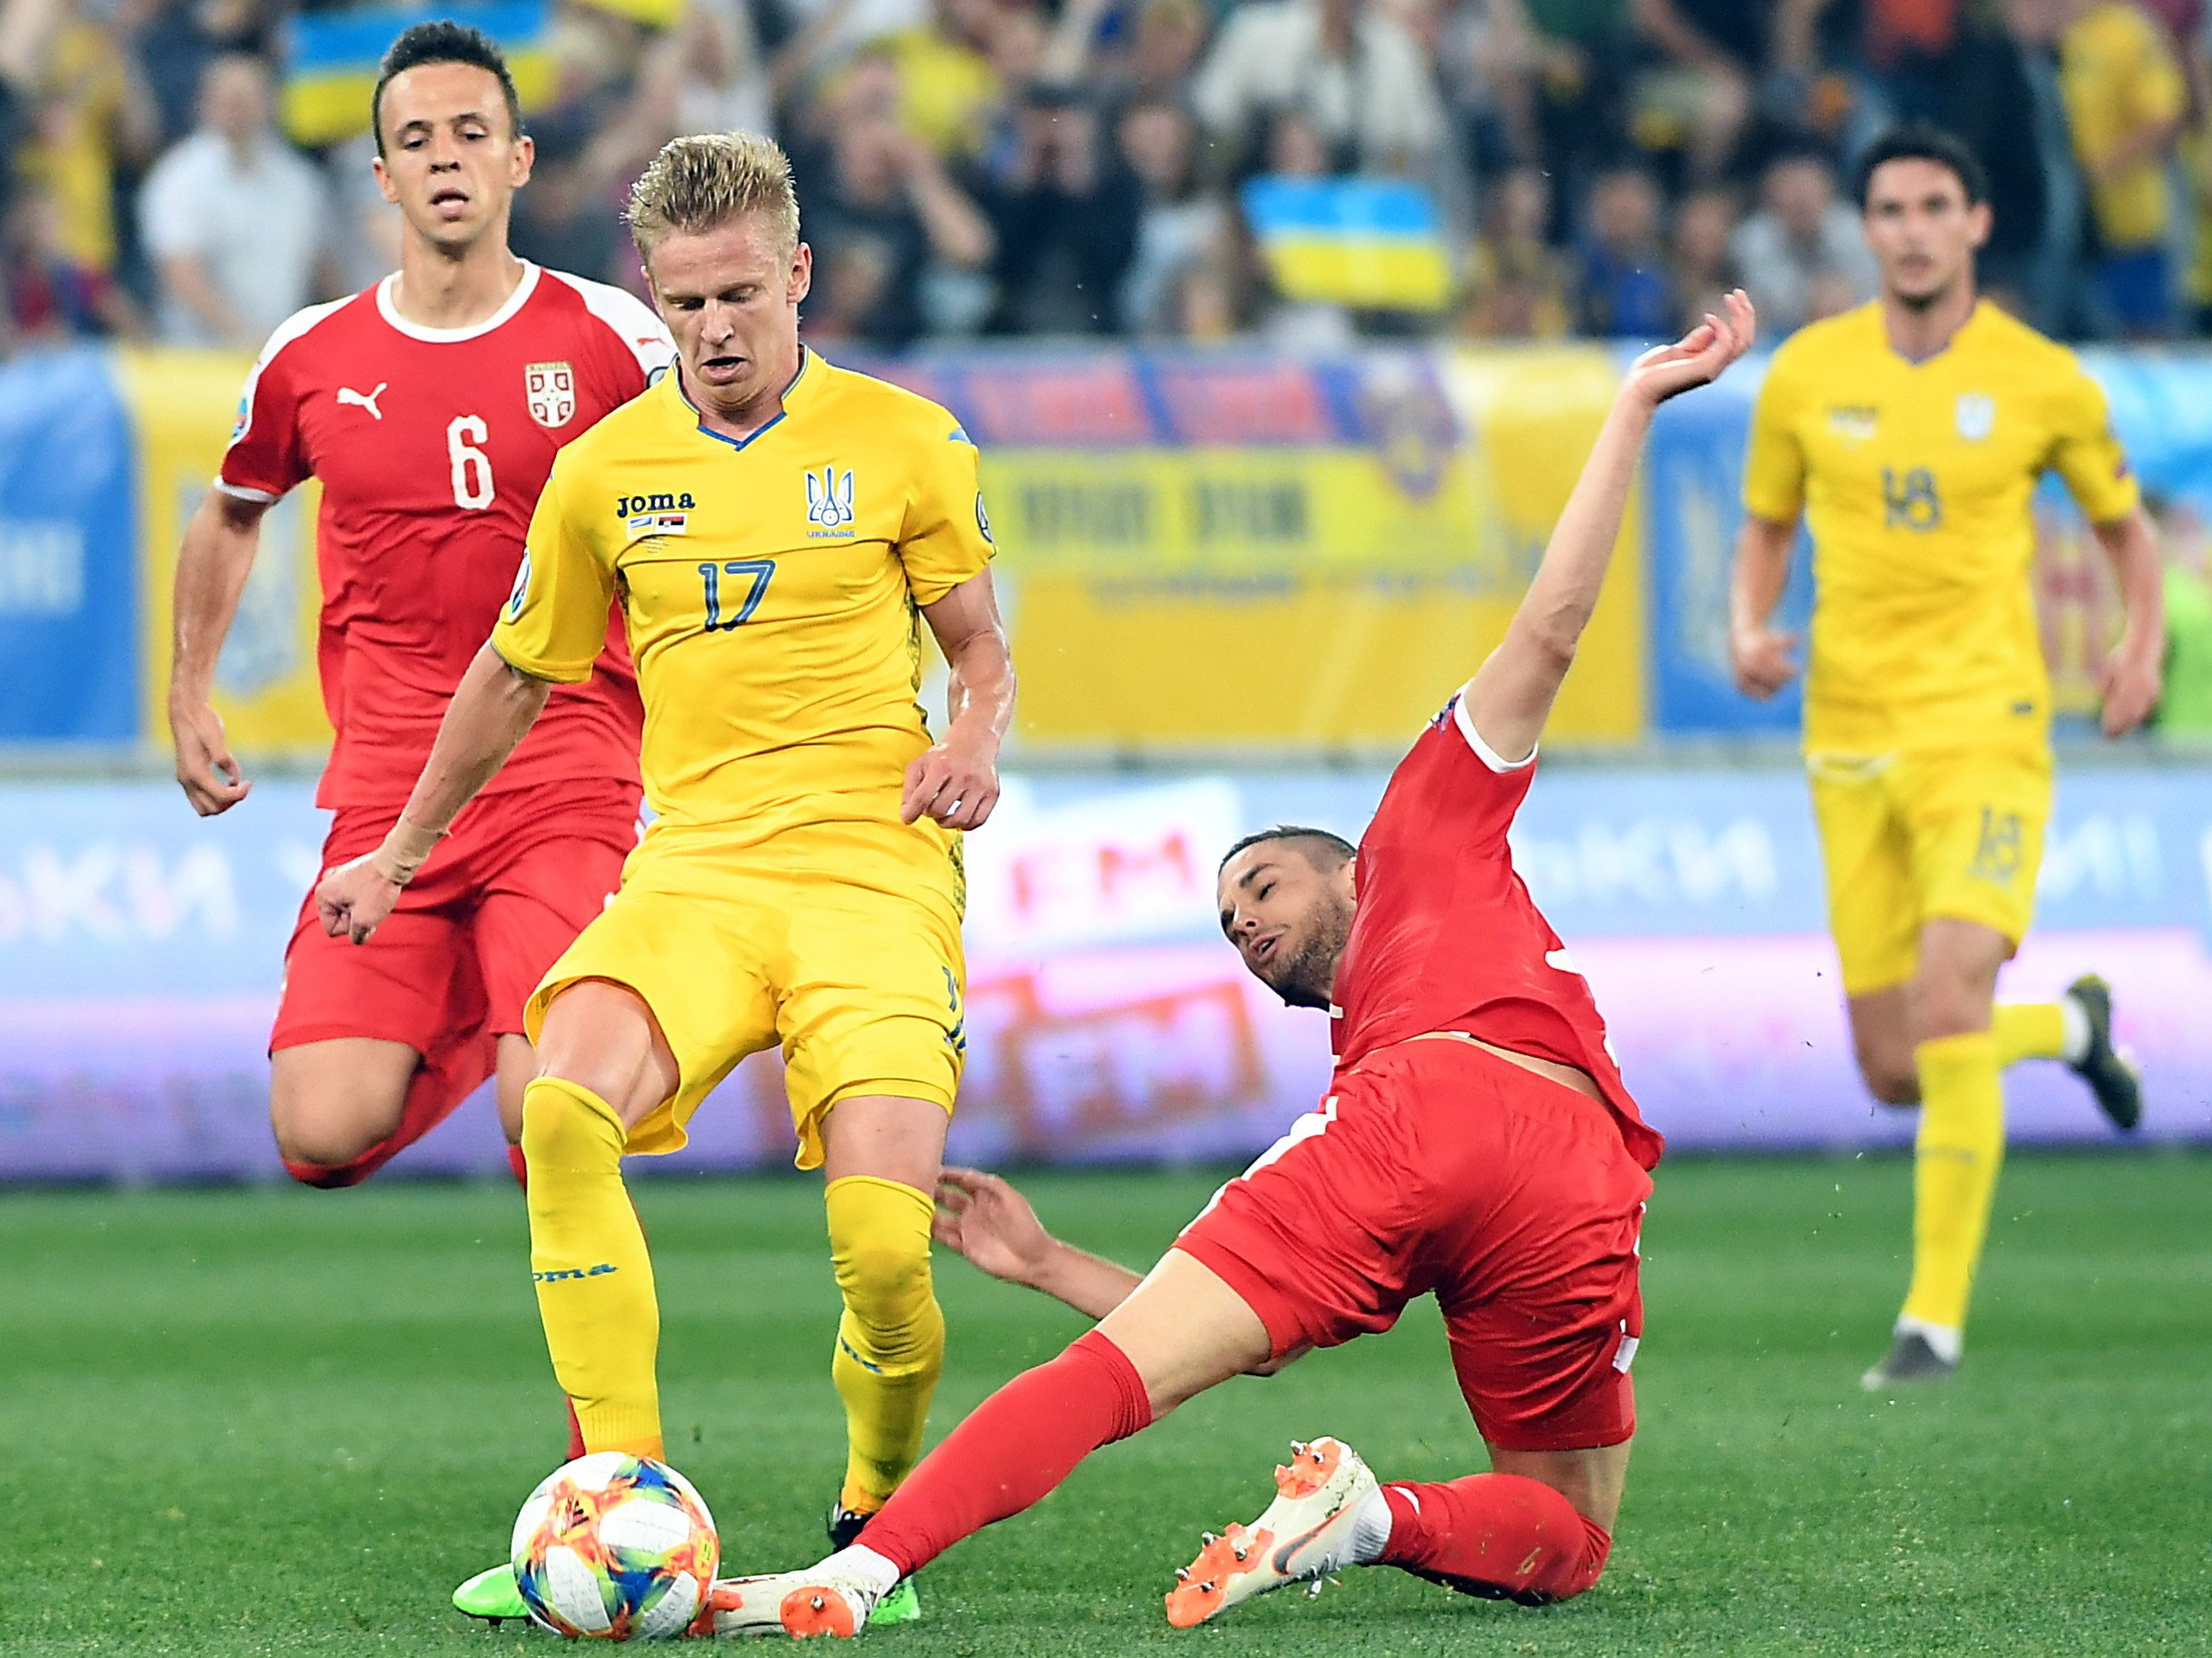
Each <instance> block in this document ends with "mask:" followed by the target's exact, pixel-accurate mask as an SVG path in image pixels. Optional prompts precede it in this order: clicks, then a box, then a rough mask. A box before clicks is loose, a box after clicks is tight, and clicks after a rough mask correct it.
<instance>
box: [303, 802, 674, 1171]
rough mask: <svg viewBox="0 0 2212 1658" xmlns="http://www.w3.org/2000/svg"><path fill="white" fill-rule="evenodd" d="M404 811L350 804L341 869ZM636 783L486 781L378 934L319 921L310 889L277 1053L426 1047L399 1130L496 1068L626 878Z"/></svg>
mask: <svg viewBox="0 0 2212 1658" xmlns="http://www.w3.org/2000/svg"><path fill="white" fill-rule="evenodd" d="M396 816H397V814H396V813H395V812H394V811H393V810H391V809H389V808H352V807H342V808H339V810H338V812H337V814H336V817H334V818H333V819H332V820H331V825H330V833H329V835H328V836H327V838H326V839H325V840H324V841H323V867H324V868H325V869H329V868H332V867H334V866H336V865H339V864H343V863H345V862H346V861H347V860H349V859H351V858H358V857H360V855H361V854H362V853H364V852H369V851H373V850H375V849H376V846H377V842H378V841H381V840H382V839H383V838H384V835H385V831H386V830H388V829H390V828H391V826H392V824H393V821H394V818H395V817H396ZM637 819H638V795H637V791H636V790H635V789H633V788H626V787H624V786H623V785H621V784H618V783H617V784H610V783H604V782H592V783H546V784H540V785H537V786H535V787H533V788H527V789H518V790H516V791H514V792H512V793H502V794H494V795H489V796H487V797H485V799H482V800H476V801H475V802H473V803H472V804H471V805H470V806H469V807H468V809H467V810H465V811H464V812H462V814H461V816H460V819H459V820H458V822H457V823H456V824H455V825H454V828H453V833H452V834H451V835H450V836H448V837H447V838H446V839H445V840H444V841H442V842H440V843H439V846H438V849H437V850H435V852H433V853H431V855H430V857H429V859H428V860H427V862H426V863H425V864H424V865H423V866H422V869H421V871H420V872H419V873H418V875H416V877H415V879H414V880H413V881H412V882H410V883H409V884H408V886H407V889H406V891H403V892H402V893H401V895H400V903H399V908H397V909H395V910H394V911H393V912H392V915H391V916H390V918H389V919H388V920H386V921H385V924H383V925H382V926H380V927H378V928H377V932H376V935H375V936H374V937H373V938H371V939H370V940H369V942H368V943H366V944H358V945H357V944H353V943H351V942H349V941H346V940H344V939H334V938H332V937H331V936H330V935H329V934H327V933H325V932H324V931H323V929H322V923H321V922H320V921H319V919H318V918H317V916H316V914H315V895H314V893H313V891H310V892H309V893H308V895H307V901H306V902H305V903H304V904H302V906H301V907H300V918H299V921H298V923H297V924H295V925H294V928H293V931H292V942H291V944H290V945H289V947H287V948H286V950H285V982H284V995H283V997H282V999H280V1000H279V1002H278V1007H277V1026H276V1029H275V1030H274V1031H273V1032H271V1033H270V1035H269V1051H270V1052H271V1053H274V1052H276V1051H277V1050H278V1049H280V1048H296V1047H298V1046H299V1045H300V1044H302V1043H303V1042H320V1041H327V1040H331V1039H332V1038H334V1037H345V1036H369V1037H377V1038H380V1039H382V1040H385V1041H390V1042H404V1043H406V1044H407V1045H408V1046H409V1047H410V1048H411V1049H414V1050H415V1051H416V1052H417V1053H418V1054H420V1055H421V1056H422V1057H423V1068H422V1070H421V1071H420V1072H419V1073H418V1074H417V1076H416V1082H415V1086H414V1087H413V1088H412V1089H410V1091H409V1096H408V1102H407V1116H408V1122H407V1123H406V1125H405V1130H404V1132H403V1135H402V1138H403V1139H404V1140H412V1139H415V1138H418V1137H419V1136H420V1135H422V1134H424V1133H427V1132H428V1131H429V1130H430V1129H431V1128H433V1127H435V1125H436V1124H437V1123H439V1122H441V1121H443V1119H444V1117H445V1116H446V1115H448V1114H450V1113H451V1112H452V1109H453V1107H455V1106H457V1105H459V1104H460V1102H461V1101H462V1100H463V1099H465V1098H468V1095H469V1094H470V1093H472V1092H473V1091H474V1090H476V1087H477V1085H478V1084H479V1083H481V1082H483V1081H484V1080H485V1078H486V1077H488V1076H490V1075H491V1074H492V1072H493V1065H494V1060H495V1055H496V1053H497V1050H498V1039H499V1038H500V1037H501V1036H504V1035H507V1034H510V1033H518V1032H520V1031H521V1030H522V1005H523V1003H524V1002H525V1001H526V1000H528V999H529V996H530V992H531V991H534V990H535V989H536V988H537V983H538V981H539V980H540V979H541V978H543V976H544V975H545V970H546V969H547V968H548V967H550V966H552V965H553V961H554V958H555V957H558V956H559V954H560V953H561V951H563V950H564V949H567V948H568V946H569V944H570V943H571V942H572V941H574V940H575V938H576V934H577V933H581V932H582V931H583V930H584V924H585V923H586V922H588V921H590V920H591V919H592V917H593V916H596V915H598V914H599V912H600V911H601V909H602V908H605V907H606V903H607V899H608V898H609V895H611V894H612V893H613V891H615V889H616V888H617V887H618V886H620V885H621V884H622V860H623V859H624V858H626V857H627V856H628V855H629V852H630V850H631V849H632V848H633V847H634V846H635V845H636V844H637Z"/></svg>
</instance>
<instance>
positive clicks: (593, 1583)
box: [513, 1451, 722, 1641]
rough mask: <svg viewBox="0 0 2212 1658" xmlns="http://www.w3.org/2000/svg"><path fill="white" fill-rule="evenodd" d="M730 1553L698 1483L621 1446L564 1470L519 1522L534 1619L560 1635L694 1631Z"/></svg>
mask: <svg viewBox="0 0 2212 1658" xmlns="http://www.w3.org/2000/svg"><path fill="white" fill-rule="evenodd" d="M721 1554H722V1546H721V1543H720V1540H719V1539H718V1538H717V1537H716V1535H715V1522H714V1516H713V1515H711V1514H709V1513H708V1512H707V1505H706V1504H705V1503H704V1502H702V1501H700V1495H699V1493H698V1492H696V1491H694V1490H693V1489H692V1484H691V1481H690V1480H686V1479H685V1478H684V1477H683V1475H682V1474H680V1473H678V1472H676V1471H675V1469H673V1468H671V1467H669V1466H668V1465H667V1463H656V1462H654V1461H652V1460H651V1459H650V1458H649V1457H643V1456H631V1455H626V1454H625V1453H624V1452H621V1451H595V1452H593V1453H592V1455H589V1456H579V1457H578V1458H576V1461H575V1462H573V1463H567V1465H566V1466H564V1467H560V1468H557V1469H555V1470H554V1471H552V1472H551V1473H550V1474H548V1475H547V1476H546V1477H545V1480H544V1481H543V1483H542V1484H541V1485H540V1486H539V1487H538V1488H537V1489H536V1490H534V1491H533V1492H531V1493H530V1500H529V1501H528V1502H526V1503H525V1504H524V1505H522V1513H520V1514H518V1516H516V1519H515V1540H514V1548H513V1559H514V1564H515V1580H516V1582H518V1584H520V1585H521V1587H522V1598H523V1599H524V1600H526V1601H527V1602H528V1603H529V1605H530V1615H531V1617H532V1618H533V1619H534V1620H535V1621H537V1622H539V1623H541V1624H543V1626H544V1627H545V1628H547V1629H551V1630H552V1631H553V1632H554V1633H555V1634H556V1635H566V1636H570V1637H576V1636H590V1637H593V1638H595V1639H598V1640H602V1641H627V1640H633V1639H642V1640H658V1639H663V1638H667V1637H674V1636H678V1635H682V1634H684V1633H685V1632H686V1631H688V1630H689V1629H691V1628H692V1626H693V1625H694V1624H695V1623H697V1622H698V1621H700V1618H701V1617H702V1616H704V1615H706V1612H707V1596H708V1590H709V1589H710V1588H712V1587H713V1584H714V1576H715V1567H716V1566H717V1563H719V1562H720V1559H721Z"/></svg>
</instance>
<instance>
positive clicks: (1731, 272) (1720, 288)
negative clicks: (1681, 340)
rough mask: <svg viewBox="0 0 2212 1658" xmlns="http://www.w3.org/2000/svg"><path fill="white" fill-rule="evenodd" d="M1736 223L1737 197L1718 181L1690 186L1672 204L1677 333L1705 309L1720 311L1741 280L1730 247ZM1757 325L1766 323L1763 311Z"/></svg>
mask: <svg viewBox="0 0 2212 1658" xmlns="http://www.w3.org/2000/svg"><path fill="white" fill-rule="evenodd" d="M1735 237H1736V196H1735V195H1734V194H1733V193H1732V192H1730V191H1728V190H1726V189H1723V188H1721V187H1719V186H1717V185H1709V186H1707V187H1705V188H1704V189H1702V190H1694V191H1692V192H1691V193H1690V194H1689V195H1687V196H1685V197H1684V198H1683V200H1682V202H1681V204H1680V205H1679V206H1678V207H1677V208H1676V209H1675V215H1674V235H1673V237H1672V238H1671V252H1672V253H1673V256H1674V269H1673V272H1672V286H1673V288H1674V296H1675V323H1674V327H1675V330H1676V331H1677V332H1686V331H1687V330H1688V329H1689V328H1691V327H1694V326H1695V325H1696V324H1697V323H1698V322H1699V321H1700V320H1702V319H1703V317H1704V315H1705V313H1706V312H1707V311H1711V312H1712V313H1714V314H1715V315H1716V316H1717V315H1719V314H1720V307H1721V303H1722V300H1723V298H1724V296H1725V295H1726V294H1727V293H1728V292H1729V290H1730V289H1732V288H1736V287H1739V286H1742V285H1743V278H1742V276H1741V275H1740V274H1739V272H1738V271H1737V269H1736V256H1735V254H1734V253H1733V252H1732V251H1731V249H1732V247H1733V245H1734V242H1735ZM1765 326H1766V319H1765V318H1764V317H1763V316H1762V317H1761V318H1760V327H1765Z"/></svg>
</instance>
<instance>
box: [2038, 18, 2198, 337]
mask: <svg viewBox="0 0 2212 1658" xmlns="http://www.w3.org/2000/svg"><path fill="white" fill-rule="evenodd" d="M2065 16H2066V19H2067V21H2066V24H2065V27H2064V29H2062V30H2061V32H2060V34H2059V90H2060V92H2061V93H2062V94H2063V95H2064V97H2065V100H2066V111H2067V119H2068V120H2070V121H2071V123H2072V125H2073V129H2074V153H2075V158H2076V160H2078V161H2079V162H2080V163H2081V169H2082V176H2083V177H2084V178H2085V179H2086V180H2087V181H2088V185H2089V205H2090V220H2091V226H2092V229H2093V230H2094V231H2095V233H2096V253H2095V255H2094V263H2093V267H2092V269H2093V280H2094V297H2095V302H2096V307H2097V310H2098V311H2099V313H2100V320H2102V322H2103V323H2104V325H2105V326H2106V327H2109V328H2111V329H2113V330H2115V331H2117V332H2118V333H2120V334H2122V335H2125V336H2129V337H2131V338H2140V339H2150V338H2157V337H2159V336H2163V335H2165V334H2166V333H2167V332H2169V331H2170V329H2171V327H2172V324H2173V319H2174V284H2173V271H2172V269H2171V265H2170V261H2169V260H2168V257H2167V253H2166V237H2167V236H2168V234H2169V233H2170V231H2171V229H2172V226H2173V215H2174V203H2173V201H2172V200H2171V192H2170V189H2169V187H2168V183H2167V169H2168V167H2169V165H2170V164H2171V162H2173V159H2174V155H2175V145H2176V143H2177V140H2178V139H2179V137H2180V134H2181V124H2182V116H2183V112H2184V110H2185V109H2186V107H2187V104H2188V87H2187V84H2186V82H2185V81H2184V79H2183V75H2182V69H2181V64H2180V63H2179V62H2177V61H2176V59H2175V54H2174V48H2173V46H2172V45H2171V44H2170V43H2169V42H2168V40H2167V38H2166V32H2165V30H2164V29H2163V28H2161V27H2160V25H2159V24H2158V21H2156V20H2155V19H2153V18H2151V17H2150V15H2149V14H2148V13H2146V12H2143V11H2142V8H2141V7H2139V6H2136V5H2133V4H2127V3H2126V0H2066V3H2065Z"/></svg>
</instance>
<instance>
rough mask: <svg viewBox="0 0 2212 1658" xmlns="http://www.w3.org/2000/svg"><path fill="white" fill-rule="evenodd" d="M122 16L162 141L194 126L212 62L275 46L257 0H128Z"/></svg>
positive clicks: (168, 141) (267, 50)
mask: <svg viewBox="0 0 2212 1658" xmlns="http://www.w3.org/2000/svg"><path fill="white" fill-rule="evenodd" d="M120 21H121V23H122V25H123V29H124V31H125V33H126V34H127V35H128V37H129V38H130V40H131V43H132V46H133V47H134V48H135V55H136V57H137V67H138V72H139V75H140V78H141V79H142V80H143V81H144V83H145V87H146V88H147V90H148V91H150V92H151V93H152V94H153V104H154V109H155V112H157V114H158V117H159V120H160V133H159V137H158V140H157V142H159V143H160V144H162V145H169V144H173V143H175V142H176V141H177V140H178V138H181V137H184V136H185V134H186V133H187V132H189V131H190V130H191V129H192V121H193V115H194V111H195V105H196V104H197V101H198V98H199V95H200V79H201V77H202V76H203V75H204V74H205V73H206V72H207V66H208V64H209V63H211V62H213V61H214V60H215V59H216V58H219V57H220V56H221V55H223V54H225V53H227V52H244V53H250V54H254V55H256V56H263V57H266V56H268V55H269V53H270V46H271V45H272V40H271V35H272V29H271V27H270V22H269V18H268V17H266V16H265V15H264V14H263V12H262V11H261V6H260V4H258V3H257V0H126V4H125V5H124V8H123V11H122V12H121V14H120Z"/></svg>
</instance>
